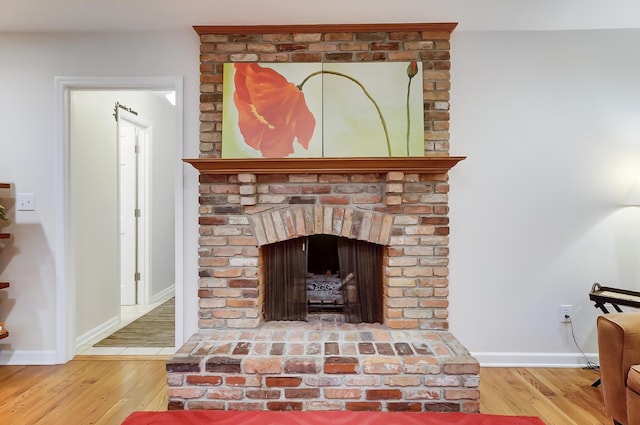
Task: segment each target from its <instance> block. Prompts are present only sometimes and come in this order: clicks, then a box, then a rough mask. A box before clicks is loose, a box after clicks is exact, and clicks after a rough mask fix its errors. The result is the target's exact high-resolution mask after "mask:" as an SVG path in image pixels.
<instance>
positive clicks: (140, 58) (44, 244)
mask: <svg viewBox="0 0 640 425" xmlns="http://www.w3.org/2000/svg"><path fill="white" fill-rule="evenodd" d="M198 48H199V42H198V37H197V35H196V34H195V32H193V31H192V30H190V29H188V30H185V32H183V33H167V34H119V35H114V34H76V35H70V34H67V35H53V34H2V36H0V57H2V66H1V67H0V84H1V85H2V89H3V95H2V96H1V97H0V151H1V152H2V154H1V155H0V181H7V182H12V183H13V184H14V187H15V192H33V193H35V194H36V208H37V209H36V211H34V212H17V213H16V212H15V211H10V213H11V215H12V217H11V218H12V220H13V223H12V224H11V226H9V228H8V229H7V230H8V231H10V232H12V233H13V234H14V236H15V237H14V240H13V242H12V243H13V246H12V252H11V253H10V254H11V255H12V258H11V260H10V261H9V262H8V265H7V267H6V268H5V269H4V270H3V271H2V278H3V279H6V280H10V281H11V282H12V286H11V288H10V289H9V290H8V291H7V294H8V298H9V300H8V301H7V302H6V303H4V302H3V303H2V305H0V309H2V308H3V307H4V306H5V305H7V306H10V304H11V303H15V305H13V306H12V307H11V306H10V307H11V311H10V312H9V313H8V314H7V316H6V322H7V327H8V328H9V329H10V331H11V336H10V337H9V338H7V339H4V340H2V341H0V364H5V363H12V364H20V363H52V362H55V361H56V358H57V357H56V353H55V350H56V339H55V328H56V306H55V303H56V289H57V288H56V268H55V262H56V256H57V255H59V254H58V253H57V252H56V248H57V245H58V243H59V237H58V236H57V232H58V231H59V228H58V227H57V225H56V223H57V220H58V219H59V217H58V215H57V214H59V212H60V211H59V210H56V208H57V206H58V205H59V197H60V196H61V195H62V194H61V193H59V191H58V190H57V188H56V186H55V181H56V179H55V178H56V176H57V175H58V173H59V172H60V171H59V169H58V167H59V165H60V164H58V163H57V161H56V152H57V145H56V144H57V143H58V142H59V141H58V140H56V125H57V123H56V122H55V117H56V109H55V108H56V105H55V104H54V99H55V96H54V78H55V77H56V76H74V77H75V76H77V77H81V76H85V77H140V76H153V77H156V76H180V77H183V79H184V80H183V81H184V134H183V138H184V140H183V143H184V148H183V153H182V156H184V157H194V156H197V154H198V143H199V135H198V126H199V122H198V113H199V112H198V111H199V106H198V101H199V71H198V68H199V64H198V55H199V52H198ZM183 170H184V187H185V191H184V193H185V196H184V199H185V201H184V205H183V206H184V217H185V219H184V223H185V224H184V228H185V229H186V231H184V240H180V241H176V243H177V244H178V245H182V244H184V246H185V249H184V251H185V252H186V253H187V254H185V255H187V258H185V259H184V270H185V276H184V277H183V279H181V280H183V281H184V282H185V283H184V287H185V288H184V293H185V295H186V297H185V298H184V299H183V300H177V301H178V303H179V304H178V305H177V308H176V309H177V311H182V310H184V317H185V323H184V329H183V333H184V334H185V336H186V337H188V336H190V335H191V334H192V333H193V332H194V331H195V330H196V329H197V299H196V296H197V192H198V189H197V173H196V172H195V171H193V170H191V169H190V167H188V166H184V167H183ZM167 171H168V172H169V173H171V172H172V170H167ZM180 219H181V218H180ZM167 231H171V229H167ZM2 255H4V253H3V254H2ZM176 284H177V285H182V284H183V283H182V282H176Z"/></svg>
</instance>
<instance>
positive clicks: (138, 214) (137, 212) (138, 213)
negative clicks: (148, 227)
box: [133, 208, 140, 218]
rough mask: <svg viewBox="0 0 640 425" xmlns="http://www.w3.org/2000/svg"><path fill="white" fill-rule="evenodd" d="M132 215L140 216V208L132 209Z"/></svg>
mask: <svg viewBox="0 0 640 425" xmlns="http://www.w3.org/2000/svg"><path fill="white" fill-rule="evenodd" d="M133 215H134V216H135V218H140V208H136V209H135V210H133Z"/></svg>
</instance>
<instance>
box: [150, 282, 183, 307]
mask: <svg viewBox="0 0 640 425" xmlns="http://www.w3.org/2000/svg"><path fill="white" fill-rule="evenodd" d="M175 293H176V285H171V286H169V287H168V288H167V289H165V290H163V291H160V292H158V293H157V294H155V295H153V296H152V297H151V302H150V303H149V304H154V303H157V302H164V301H167V300H169V299H171V298H173V297H174V296H175Z"/></svg>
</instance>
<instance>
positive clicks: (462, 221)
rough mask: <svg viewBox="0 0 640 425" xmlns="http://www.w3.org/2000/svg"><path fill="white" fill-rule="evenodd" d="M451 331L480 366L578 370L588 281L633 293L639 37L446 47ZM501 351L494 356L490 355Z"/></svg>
mask: <svg viewBox="0 0 640 425" xmlns="http://www.w3.org/2000/svg"><path fill="white" fill-rule="evenodd" d="M452 44H453V57H452V98H451V105H452V106H451V114H452V120H451V135H452V137H451V152H452V154H460V155H467V156H468V158H467V159H466V160H465V161H463V162H461V163H460V164H459V165H458V166H456V168H454V170H453V171H452V172H451V182H450V183H451V195H450V200H451V258H450V267H451V279H450V289H451V298H450V301H451V309H450V317H451V329H452V331H453V332H454V334H455V335H456V336H457V337H458V338H460V339H461V341H462V342H463V343H464V344H466V345H467V346H468V348H469V349H470V350H471V351H472V352H474V353H475V354H476V355H477V356H478V358H479V359H480V360H481V362H484V363H485V364H486V363H487V362H493V363H524V364H528V363H536V364H540V363H544V364H562V363H566V362H568V363H575V362H584V360H583V359H582V358H581V356H579V355H573V354H575V353H577V352H578V350H577V348H576V345H575V344H574V342H573V340H572V337H571V333H570V327H569V326H568V325H565V324H561V323H559V320H560V319H559V306H560V305H561V304H571V305H573V306H574V317H573V324H574V331H575V336H576V339H577V341H578V343H579V344H580V345H581V348H582V349H583V350H584V351H586V352H589V353H594V352H596V351H597V348H596V334H595V332H596V330H595V318H596V316H597V314H598V313H599V310H596V309H595V308H594V307H593V304H592V303H591V302H590V301H589V299H588V293H589V290H590V288H591V285H592V283H593V282H601V283H603V284H607V285H610V286H617V287H623V288H626V289H631V290H640V276H638V269H639V265H640V263H639V260H640V249H638V247H639V244H640V238H639V237H638V236H640V235H639V234H638V223H639V219H640V210H633V209H629V208H623V207H621V206H620V203H621V202H622V198H623V196H624V193H625V191H626V190H627V188H628V187H629V185H630V184H631V179H630V177H631V174H632V173H631V172H630V170H631V169H632V168H633V167H635V169H637V170H640V119H639V117H640V78H638V75H640V56H639V55H638V54H637V52H638V45H640V31H638V30H627V31H574V32H571V31H568V32H506V33H505V32H485V33H477V32H467V33H457V34H454V37H453V41H452ZM496 353H497V354H496Z"/></svg>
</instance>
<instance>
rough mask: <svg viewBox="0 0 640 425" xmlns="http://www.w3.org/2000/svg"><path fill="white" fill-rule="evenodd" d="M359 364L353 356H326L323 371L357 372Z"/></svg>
mask: <svg viewBox="0 0 640 425" xmlns="http://www.w3.org/2000/svg"><path fill="white" fill-rule="evenodd" d="M358 366H359V362H358V359H356V358H355V357H327V358H326V359H325V362H324V373H331V374H333V373H357V369H358Z"/></svg>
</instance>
